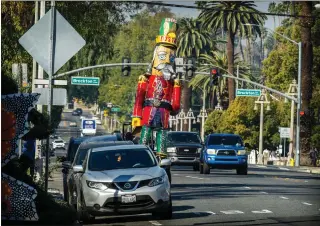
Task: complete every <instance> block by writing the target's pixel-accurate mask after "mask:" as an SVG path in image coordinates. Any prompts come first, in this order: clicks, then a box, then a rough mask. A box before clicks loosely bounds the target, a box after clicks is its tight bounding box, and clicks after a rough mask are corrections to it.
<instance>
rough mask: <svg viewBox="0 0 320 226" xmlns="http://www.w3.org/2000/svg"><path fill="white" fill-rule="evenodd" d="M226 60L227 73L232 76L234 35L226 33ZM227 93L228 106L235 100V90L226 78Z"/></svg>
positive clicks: (230, 81) (232, 83)
mask: <svg viewBox="0 0 320 226" xmlns="http://www.w3.org/2000/svg"><path fill="white" fill-rule="evenodd" d="M227 58H228V72H229V73H230V74H231V75H233V74H234V73H233V65H234V34H233V33H232V32H230V31H228V37H227ZM228 93H229V103H228V105H229V104H231V103H232V101H233V100H234V98H235V90H234V80H233V79H231V78H228Z"/></svg>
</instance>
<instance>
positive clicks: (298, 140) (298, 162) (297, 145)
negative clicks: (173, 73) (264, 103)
mask: <svg viewBox="0 0 320 226" xmlns="http://www.w3.org/2000/svg"><path fill="white" fill-rule="evenodd" d="M318 7H319V6H316V8H317V9H318ZM244 25H245V26H256V27H263V26H261V25H257V24H244ZM266 29H267V30H269V31H271V32H272V33H275V34H277V35H280V36H281V37H283V38H285V39H287V40H288V41H290V42H292V43H294V44H296V45H298V47H299V60H298V84H297V86H298V87H297V88H298V92H297V116H296V117H297V126H296V155H295V156H296V161H295V165H296V166H299V165H300V109H301V72H302V68H301V60H302V44H301V42H296V41H294V40H292V39H290V38H288V37H287V36H284V35H283V34H280V33H278V32H276V31H274V30H271V29H270V28H267V27H266Z"/></svg>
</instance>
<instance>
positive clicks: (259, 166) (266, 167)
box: [256, 165, 267, 168]
mask: <svg viewBox="0 0 320 226" xmlns="http://www.w3.org/2000/svg"><path fill="white" fill-rule="evenodd" d="M256 166H257V167H260V168H267V166H262V165H256Z"/></svg>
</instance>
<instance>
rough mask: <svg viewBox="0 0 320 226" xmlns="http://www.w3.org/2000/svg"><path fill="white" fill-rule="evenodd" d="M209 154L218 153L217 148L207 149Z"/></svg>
mask: <svg viewBox="0 0 320 226" xmlns="http://www.w3.org/2000/svg"><path fill="white" fill-rule="evenodd" d="M207 153H208V155H215V154H216V153H217V150H216V149H207Z"/></svg>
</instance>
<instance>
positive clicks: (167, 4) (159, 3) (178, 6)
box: [135, 1, 316, 18]
mask: <svg viewBox="0 0 320 226" xmlns="http://www.w3.org/2000/svg"><path fill="white" fill-rule="evenodd" d="M135 2H136V3H140V4H146V5H158V6H169V7H176V8H188V9H199V10H206V9H208V8H205V7H199V6H189V5H181V4H172V3H163V2H148V1H135ZM211 10H212V11H217V12H221V11H223V12H235V13H248V14H259V15H266V16H284V17H294V18H297V17H301V18H315V17H316V16H304V15H292V14H284V13H265V12H250V11H242V10H232V9H213V8H212V9H211Z"/></svg>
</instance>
